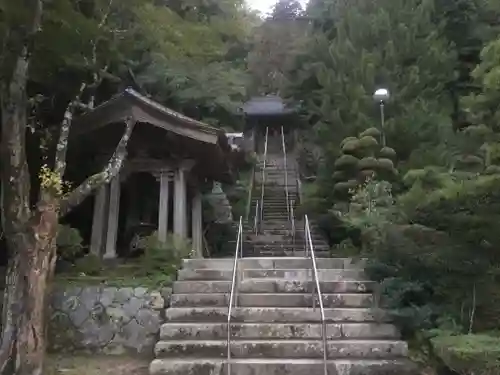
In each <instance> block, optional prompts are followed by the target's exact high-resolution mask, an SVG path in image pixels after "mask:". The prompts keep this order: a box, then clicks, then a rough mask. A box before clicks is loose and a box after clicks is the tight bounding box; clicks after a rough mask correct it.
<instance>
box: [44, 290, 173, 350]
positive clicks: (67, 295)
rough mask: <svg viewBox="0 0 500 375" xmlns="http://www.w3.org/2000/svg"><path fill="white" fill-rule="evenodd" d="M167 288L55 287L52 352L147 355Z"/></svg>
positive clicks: (159, 317)
mask: <svg viewBox="0 0 500 375" xmlns="http://www.w3.org/2000/svg"><path fill="white" fill-rule="evenodd" d="M170 294H171V290H170V289H163V290H161V291H148V290H147V289H146V288H124V287H121V288H113V287H104V286H95V287H91V286H86V287H66V288H61V287H59V288H58V289H56V290H55V291H54V293H53V295H52V297H51V302H50V305H51V311H50V314H51V315H50V316H51V319H50V325H49V345H50V349H51V351H55V352H68V351H87V352H95V353H97V352H98V353H102V354H135V355H137V354H139V355H151V354H152V353H153V347H154V345H155V343H156V341H157V339H158V337H157V335H158V332H159V329H160V325H161V323H162V321H163V312H164V310H165V308H166V307H168V305H169V301H170Z"/></svg>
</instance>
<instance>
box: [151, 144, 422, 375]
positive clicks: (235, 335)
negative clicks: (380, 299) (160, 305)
mask: <svg viewBox="0 0 500 375" xmlns="http://www.w3.org/2000/svg"><path fill="white" fill-rule="evenodd" d="M275 148H277V146H276V147H275ZM268 167H269V169H268V171H267V172H268V173H267V175H266V177H267V178H266V183H265V191H264V192H265V195H264V212H263V214H264V220H263V222H262V223H261V230H260V231H259V233H258V234H255V233H253V231H252V225H251V224H252V221H251V220H250V223H246V224H245V226H244V236H243V239H244V243H243V258H242V259H241V260H240V261H239V262H238V272H237V276H238V277H237V279H238V280H237V284H236V287H235V291H236V294H235V301H236V306H237V307H233V309H232V310H231V324H230V325H228V314H229V307H228V306H229V298H230V290H231V280H232V273H233V264H234V259H186V260H184V263H183V267H182V269H181V270H179V272H178V280H177V281H176V282H175V283H174V285H173V294H172V297H171V304H170V308H168V309H167V310H166V313H165V315H166V322H165V324H163V326H162V327H161V331H160V341H159V342H158V343H157V345H156V348H155V357H156V358H155V359H154V360H153V362H152V363H151V366H150V374H151V375H232V374H234V375H306V374H307V375H325V374H324V360H323V354H324V351H323V338H322V323H321V313H320V309H319V307H317V308H315V309H314V308H313V301H314V299H315V300H317V298H318V297H317V294H315V293H313V291H314V290H315V283H314V282H313V280H314V277H313V274H312V262H311V260H310V259H308V258H306V257H305V256H304V255H305V254H304V226H303V222H300V221H298V222H297V223H296V234H295V237H294V236H292V231H291V226H290V222H289V220H288V218H287V208H286V199H285V192H284V168H283V167H284V163H283V159H282V158H281V156H280V155H278V154H271V155H269V157H268ZM290 168H291V170H290V174H289V177H290V178H289V187H290V189H289V192H290V196H291V197H292V199H293V198H296V197H297V195H298V194H297V189H296V187H294V186H293V185H294V183H293V184H291V183H290V182H291V181H295V176H294V175H293V173H295V172H294V171H295V169H294V166H293V164H292V163H290ZM259 176H260V173H257V177H259ZM256 185H257V186H259V182H258V181H257V184H256ZM255 195H258V196H256V197H254V202H253V203H254V204H255V203H256V202H257V200H258V199H260V195H259V194H255ZM312 237H313V243H314V248H315V254H316V257H317V258H318V259H317V266H318V279H319V283H320V288H321V292H322V299H323V304H324V307H325V317H326V336H327V359H328V360H327V370H328V374H327V375H417V374H418V371H417V369H416V367H415V366H414V365H413V364H412V363H411V362H410V361H409V360H408V359H407V354H408V348H407V345H406V343H405V342H404V341H401V340H400V336H399V332H398V331H397V329H396V327H395V326H393V325H392V324H390V322H389V321H388V317H387V316H386V314H385V313H384V312H383V311H382V310H380V309H377V308H374V304H373V296H372V291H373V288H374V285H375V284H374V283H373V282H371V281H369V280H366V277H365V275H364V272H363V263H362V262H355V261H353V260H351V259H344V258H330V253H329V249H328V245H327V244H326V243H325V242H324V241H323V239H322V238H321V236H319V235H318V234H317V233H315V231H314V228H312ZM234 245H235V244H234ZM316 305H317V303H316ZM228 329H229V333H230V338H231V339H230V353H231V360H230V364H231V366H230V368H231V372H230V373H229V371H228V363H227V349H228V348H227V337H228Z"/></svg>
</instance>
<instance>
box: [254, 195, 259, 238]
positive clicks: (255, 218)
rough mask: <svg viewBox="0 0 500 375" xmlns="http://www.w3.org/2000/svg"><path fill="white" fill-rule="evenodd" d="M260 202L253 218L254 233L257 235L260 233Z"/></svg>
mask: <svg viewBox="0 0 500 375" xmlns="http://www.w3.org/2000/svg"><path fill="white" fill-rule="evenodd" d="M259 203H260V202H259V201H257V204H256V205H255V216H254V217H253V231H254V233H255V234H257V232H258V231H259Z"/></svg>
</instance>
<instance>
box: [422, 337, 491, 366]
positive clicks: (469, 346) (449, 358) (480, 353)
mask: <svg viewBox="0 0 500 375" xmlns="http://www.w3.org/2000/svg"><path fill="white" fill-rule="evenodd" d="M431 342H432V345H433V348H434V350H435V354H436V355H437V356H439V358H441V359H442V360H443V362H444V363H445V364H446V366H448V367H449V368H450V369H451V370H453V371H455V372H457V373H458V374H461V375H473V374H474V375H497V374H499V373H500V337H498V336H493V335H488V334H474V335H472V334H471V335H458V336H438V337H435V338H433V339H431Z"/></svg>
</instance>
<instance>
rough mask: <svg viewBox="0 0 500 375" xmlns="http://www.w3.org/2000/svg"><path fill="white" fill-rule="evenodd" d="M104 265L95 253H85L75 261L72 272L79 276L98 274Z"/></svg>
mask: <svg viewBox="0 0 500 375" xmlns="http://www.w3.org/2000/svg"><path fill="white" fill-rule="evenodd" d="M103 268H104V266H103V263H102V261H101V259H100V258H99V257H98V256H97V255H95V254H87V255H85V256H84V257H82V258H79V259H77V260H76V261H75V265H74V268H73V270H74V272H76V273H77V274H78V275H81V276H99V275H100V274H101V272H102V270H103Z"/></svg>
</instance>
